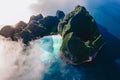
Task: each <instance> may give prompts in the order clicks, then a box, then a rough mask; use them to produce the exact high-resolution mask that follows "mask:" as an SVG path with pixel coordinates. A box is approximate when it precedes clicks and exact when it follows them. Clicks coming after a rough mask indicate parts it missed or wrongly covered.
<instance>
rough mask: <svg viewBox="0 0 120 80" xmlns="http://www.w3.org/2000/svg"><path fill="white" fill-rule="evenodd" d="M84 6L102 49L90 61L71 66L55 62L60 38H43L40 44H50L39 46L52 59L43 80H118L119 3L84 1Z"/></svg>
mask: <svg viewBox="0 0 120 80" xmlns="http://www.w3.org/2000/svg"><path fill="white" fill-rule="evenodd" d="M85 3H86V5H85V7H86V8H87V9H88V11H89V12H90V14H91V15H92V16H93V17H94V18H95V20H96V22H97V23H98V27H99V30H100V32H101V34H103V36H104V39H105V42H106V44H105V46H104V47H103V48H102V50H101V51H100V52H99V54H98V56H97V57H96V59H95V60H94V61H93V62H91V63H86V64H82V65H80V66H72V65H70V64H66V63H64V62H62V61H61V60H60V59H59V55H58V54H57V53H58V52H59V48H60V45H61V42H62V41H61V37H60V36H58V37H47V38H43V40H42V41H43V43H46V42H47V43H48V44H50V45H49V46H48V47H45V45H43V46H42V47H43V50H45V51H47V52H49V53H48V54H51V55H53V56H55V59H54V62H51V63H52V64H51V66H50V67H49V69H48V70H47V71H46V72H45V73H44V76H43V80H120V14H119V13H120V0H115V1H112V0H85ZM52 45H53V47H52ZM47 61H48V60H47ZM49 61H50V60H49ZM45 62H46V61H45Z"/></svg>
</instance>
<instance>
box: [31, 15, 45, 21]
mask: <svg viewBox="0 0 120 80" xmlns="http://www.w3.org/2000/svg"><path fill="white" fill-rule="evenodd" d="M43 18H44V17H43V15H42V14H39V15H37V16H34V15H33V16H31V17H30V20H29V22H30V21H32V20H35V21H39V20H41V19H43Z"/></svg>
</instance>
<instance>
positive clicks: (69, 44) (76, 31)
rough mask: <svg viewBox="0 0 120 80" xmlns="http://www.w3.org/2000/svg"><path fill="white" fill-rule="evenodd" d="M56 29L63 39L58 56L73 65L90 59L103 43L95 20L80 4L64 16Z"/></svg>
mask: <svg viewBox="0 0 120 80" xmlns="http://www.w3.org/2000/svg"><path fill="white" fill-rule="evenodd" d="M58 31H59V32H60V34H61V35H62V39H63V42H62V45H61V48H60V56H61V58H62V59H63V60H64V61H65V62H68V63H71V64H73V65H79V64H81V63H84V62H89V61H91V60H92V59H93V58H94V57H95V56H96V54H97V53H98V51H99V50H100V49H101V48H102V46H103V45H104V40H103V37H102V35H101V34H100V33H99V30H98V28H97V25H96V22H95V20H94V19H93V17H92V16H91V15H90V14H89V13H88V11H87V10H86V9H85V8H84V7H82V6H76V8H75V9H74V11H72V12H71V13H69V14H68V15H66V16H65V18H64V19H63V21H62V22H61V23H59V25H58Z"/></svg>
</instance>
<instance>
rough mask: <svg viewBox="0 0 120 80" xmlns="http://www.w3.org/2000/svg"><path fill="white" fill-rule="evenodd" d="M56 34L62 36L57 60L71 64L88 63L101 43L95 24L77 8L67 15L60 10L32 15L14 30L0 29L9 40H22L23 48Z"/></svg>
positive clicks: (8, 27)
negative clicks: (54, 12)
mask: <svg viewBox="0 0 120 80" xmlns="http://www.w3.org/2000/svg"><path fill="white" fill-rule="evenodd" d="M56 34H60V35H61V36H62V45H61V47H60V51H59V55H60V58H61V59H62V60H63V61H64V62H67V63H69V64H72V65H79V64H81V63H85V62H90V61H92V60H93V59H94V58H95V56H96V55H97V53H98V52H99V51H100V50H101V48H102V47H103V45H104V43H105V42H104V39H103V36H102V35H101V34H100V32H99V30H98V27H97V24H96V21H95V20H94V18H93V17H92V16H91V15H90V14H89V12H88V11H87V10H86V9H85V7H83V6H80V5H78V6H76V7H75V9H74V10H73V11H72V12H70V13H69V14H67V15H65V14H64V12H63V11H61V10H58V11H57V12H56V16H46V17H43V16H42V14H39V15H37V16H34V15H33V16H31V17H30V20H29V22H28V23H25V22H23V21H20V22H18V23H17V24H16V25H15V27H13V26H11V25H6V26H4V27H3V28H2V29H1V30H0V35H2V36H4V37H6V38H11V39H12V40H13V41H17V40H19V39H22V40H23V43H24V44H26V45H29V41H31V40H35V39H38V38H42V37H44V36H49V35H56Z"/></svg>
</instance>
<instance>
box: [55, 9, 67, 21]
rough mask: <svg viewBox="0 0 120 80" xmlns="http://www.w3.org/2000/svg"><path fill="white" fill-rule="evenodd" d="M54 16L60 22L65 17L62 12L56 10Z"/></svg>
mask: <svg viewBox="0 0 120 80" xmlns="http://www.w3.org/2000/svg"><path fill="white" fill-rule="evenodd" d="M56 16H57V17H58V19H60V20H62V19H63V18H64V17H65V14H64V12H63V11H60V10H57V12H56Z"/></svg>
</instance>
